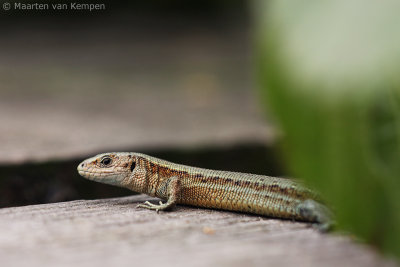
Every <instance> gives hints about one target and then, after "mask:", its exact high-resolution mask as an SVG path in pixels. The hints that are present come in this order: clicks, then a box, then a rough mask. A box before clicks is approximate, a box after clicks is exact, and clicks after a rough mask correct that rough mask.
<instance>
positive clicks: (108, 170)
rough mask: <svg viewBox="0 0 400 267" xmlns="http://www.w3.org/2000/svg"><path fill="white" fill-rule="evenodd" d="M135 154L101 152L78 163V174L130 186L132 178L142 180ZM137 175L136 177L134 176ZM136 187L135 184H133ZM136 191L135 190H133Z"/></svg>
mask: <svg viewBox="0 0 400 267" xmlns="http://www.w3.org/2000/svg"><path fill="white" fill-rule="evenodd" d="M137 163H139V162H138V159H137V156H136V155H135V154H134V153H128V152H118V153H115V152H111V153H103V154H99V155H97V156H94V157H92V158H89V159H86V160H84V161H82V162H81V163H80V164H79V165H78V168H77V169H78V172H79V174H80V175H81V176H82V177H84V178H86V179H89V180H92V181H96V182H100V183H105V184H111V185H116V186H120V187H127V188H130V189H137V188H132V186H134V185H132V180H135V181H136V183H139V182H140V180H144V176H145V175H144V173H143V172H142V171H140V169H142V168H140V166H138V165H139V164H137ZM135 176H137V177H135ZM134 187H137V186H134ZM135 191H137V190H135Z"/></svg>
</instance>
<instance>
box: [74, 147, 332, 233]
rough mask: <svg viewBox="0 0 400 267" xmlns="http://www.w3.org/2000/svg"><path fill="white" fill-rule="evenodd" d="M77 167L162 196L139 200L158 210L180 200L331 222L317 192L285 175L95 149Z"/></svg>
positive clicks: (87, 175) (109, 181)
mask: <svg viewBox="0 0 400 267" xmlns="http://www.w3.org/2000/svg"><path fill="white" fill-rule="evenodd" d="M77 170H78V172H79V174H80V175H81V176H82V177H84V178H86V179H89V180H93V181H97V182H101V183H105V184H110V185H114V186H119V187H124V188H128V189H130V190H132V191H135V192H138V193H145V194H147V195H150V196H153V197H158V198H160V199H161V200H164V201H165V202H164V203H163V202H162V201H160V202H159V204H153V203H150V202H149V201H146V202H144V203H142V204H139V205H138V207H139V208H145V209H150V210H155V211H157V212H158V211H167V210H171V209H172V208H173V207H174V206H175V205H176V204H184V205H191V206H196V207H203V208H212V209H221V210H228V211H237V212H245V213H251V214H257V215H262V216H268V217H275V218H281V219H290V220H297V221H303V222H310V223H314V225H315V226H317V228H319V229H320V230H323V231H325V230H328V229H329V228H330V227H331V226H332V220H331V218H332V213H331V211H330V210H329V209H328V208H327V207H326V206H325V205H324V204H322V203H321V201H320V199H319V197H318V195H317V194H316V193H314V192H313V191H312V190H310V189H308V188H306V187H304V186H303V185H302V184H301V183H299V182H296V181H294V180H292V179H288V178H280V177H272V176H264V175H256V174H249V173H240V172H230V171H219V170H210V169H203V168H197V167H191V166H186V165H182V164H176V163H172V162H169V161H166V160H162V159H158V158H155V157H152V156H148V155H145V154H141V153H135V152H110V153H103V154H99V155H97V156H94V157H91V158H89V159H86V160H84V161H83V162H81V163H80V164H79V165H78V168H77Z"/></svg>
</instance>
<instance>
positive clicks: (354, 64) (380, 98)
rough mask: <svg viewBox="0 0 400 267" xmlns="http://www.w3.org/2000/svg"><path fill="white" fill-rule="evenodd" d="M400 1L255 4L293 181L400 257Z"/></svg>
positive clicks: (270, 98) (267, 96)
mask: <svg viewBox="0 0 400 267" xmlns="http://www.w3.org/2000/svg"><path fill="white" fill-rule="evenodd" d="M399 9H400V3H399V2H398V1H354V0H351V1H334V2H328V1H296V2H293V1H268V3H267V1H256V2H255V8H254V14H255V21H256V25H257V36H256V39H257V41H256V46H257V54H256V58H257V66H258V72H259V78H260V81H261V84H262V86H263V87H262V88H263V93H264V100H265V102H266V103H269V104H270V110H271V111H273V112H274V114H275V115H276V120H277V121H278V123H279V125H280V127H282V131H283V132H284V138H282V143H283V145H282V147H283V149H284V152H285V153H284V154H285V156H286V159H287V161H288V163H289V165H290V169H291V171H292V173H293V175H295V176H296V177H301V178H302V179H304V180H306V181H307V182H308V183H309V184H310V185H311V186H313V187H315V188H316V189H317V190H318V191H319V192H320V193H321V194H322V195H323V196H324V198H325V200H326V201H328V202H329V203H330V204H331V206H332V207H333V209H334V211H335V213H336V216H337V217H336V220H337V223H338V225H337V227H338V229H340V230H346V231H349V232H352V233H354V234H355V235H356V236H358V237H359V238H360V239H361V240H366V241H367V242H369V243H371V244H374V245H375V246H377V247H379V248H381V249H383V250H384V251H386V252H387V253H389V254H392V255H393V254H396V255H397V256H400V194H399V193H400V76H399V73H400V34H399V30H398V25H399V23H400V16H398V13H397V11H398V10H399Z"/></svg>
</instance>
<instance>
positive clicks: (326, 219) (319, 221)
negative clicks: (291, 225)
mask: <svg viewBox="0 0 400 267" xmlns="http://www.w3.org/2000/svg"><path fill="white" fill-rule="evenodd" d="M296 209H297V212H298V214H300V216H301V217H302V218H303V219H304V220H305V221H309V222H313V223H314V224H313V226H314V227H316V228H317V229H318V230H320V231H321V232H327V231H329V230H330V229H332V227H333V226H334V221H333V220H332V217H333V214H332V212H331V211H330V210H329V209H328V208H327V207H326V206H325V205H323V204H321V203H318V202H317V201H315V200H312V199H307V200H304V201H303V202H301V203H300V204H298V205H297V207H296Z"/></svg>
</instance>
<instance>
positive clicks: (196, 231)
mask: <svg viewBox="0 0 400 267" xmlns="http://www.w3.org/2000/svg"><path fill="white" fill-rule="evenodd" d="M147 199H150V200H155V199H151V198H149V197H147V196H145V195H137V196H132V197H125V198H115V199H103V200H79V201H71V202H63V203H55V204H45V205H34V206H25V207H17V208H5V209H1V210H0V260H1V266H74V267H78V266H248V265H251V266H253V265H260V266H335V267H337V266H340V267H342V266H395V263H394V262H391V261H388V260H385V259H383V258H382V257H381V256H379V255H378V254H377V253H376V252H375V251H374V250H372V249H371V248H368V247H366V246H363V245H360V244H357V243H355V242H354V241H352V240H350V238H349V237H346V236H340V235H333V234H321V233H319V232H318V231H316V230H315V229H313V228H310V227H309V225H307V224H304V223H298V222H290V221H282V220H275V219H268V218H263V217H259V216H251V215H247V214H239V213H232V212H224V211H215V210H206V209H197V208H191V207H182V206H179V207H177V208H176V210H175V211H174V212H160V213H159V214H157V213H156V212H153V211H149V210H144V209H137V208H136V207H135V206H136V205H137V204H138V203H141V202H143V201H145V200H147Z"/></svg>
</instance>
